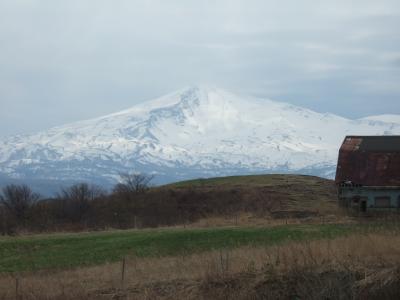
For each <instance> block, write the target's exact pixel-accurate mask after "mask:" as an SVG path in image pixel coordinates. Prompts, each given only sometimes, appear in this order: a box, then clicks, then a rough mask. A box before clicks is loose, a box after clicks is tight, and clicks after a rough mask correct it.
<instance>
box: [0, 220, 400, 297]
mask: <svg viewBox="0 0 400 300" xmlns="http://www.w3.org/2000/svg"><path fill="white" fill-rule="evenodd" d="M344 228H346V229H344ZM343 229H344V230H343ZM258 230H259V231H257V229H241V228H239V229H237V231H235V230H232V231H231V230H222V231H220V232H219V233H217V234H215V235H216V236H218V238H212V239H210V240H208V246H207V247H203V249H202V251H197V250H196V249H195V248H190V247H187V246H188V245H200V247H201V245H202V244H201V240H202V239H204V238H207V237H208V234H209V233H210V231H209V230H206V231H202V230H200V231H199V232H198V234H199V236H198V237H195V235H196V233H197V231H196V230H193V231H190V230H188V233H190V234H189V235H183V233H184V231H182V230H172V229H171V230H168V234H171V235H168V238H169V239H173V240H174V243H175V245H173V246H171V245H169V246H167V244H168V242H167V240H166V239H164V238H163V235H162V234H160V232H158V231H156V232H146V233H142V234H143V235H144V236H149V235H151V234H155V235H154V236H153V242H152V243H150V242H149V243H148V244H146V245H144V244H143V243H142V244H141V247H142V249H146V247H147V250H150V252H149V253H150V254H149V255H148V254H147V252H142V253H140V252H139V253H136V254H134V253H133V252H131V251H128V252H129V253H130V255H128V256H127V257H126V259H124V260H123V262H122V261H121V260H120V261H115V262H113V263H112V262H108V263H105V264H104V263H103V264H99V265H96V266H82V265H81V266H80V267H79V268H72V269H71V268H67V269H64V270H62V269H59V270H41V271H35V272H23V273H2V274H0V299H16V298H17V299H29V300H30V299H32V300H33V299H60V300H61V299H62V300H66V299H234V300H235V299H236V300H239V299H380V300H384V299H398V297H399V295H400V252H399V250H398V249H400V235H399V234H398V233H399V231H398V227H397V226H393V225H391V226H386V228H376V227H375V226H368V227H367V228H365V227H364V226H361V227H360V226H356V227H355V228H353V229H351V228H349V226H345V227H343V226H339V227H336V226H332V225H323V226H322V225H321V226H306V227H303V228H301V229H299V230H300V232H301V233H300V238H296V239H292V238H290V237H287V236H285V235H286V234H288V233H290V234H293V233H295V232H296V231H293V230H295V227H293V226H281V227H274V228H270V229H265V228H264V229H258ZM194 232H196V233H194ZM234 232H235V233H236V234H239V233H241V234H244V233H245V234H246V236H247V234H249V235H250V236H251V239H252V240H255V241H256V242H255V243H252V242H250V243H247V244H246V242H244V243H243V244H240V243H237V244H231V245H234V246H232V247H227V246H226V245H225V243H222V241H231V240H232V239H235V238H237V236H236V237H235V234H234ZM193 233H194V235H192V234H193ZM315 233H317V234H315ZM120 234H122V233H108V234H106V235H105V236H103V235H102V234H98V235H97V238H98V239H102V238H105V240H108V239H109V237H107V236H110V235H115V240H114V242H117V241H118V240H119V239H122V240H124V239H125V238H126V236H124V235H123V236H120ZM124 234H126V235H128V236H129V235H130V234H132V233H124ZM166 234H167V233H166ZM204 234H205V235H206V236H204ZM296 234H299V232H296ZM264 235H266V236H267V238H264ZM100 237H101V238H100ZM142 237H143V236H142ZM178 237H179V238H180V239H179V238H178ZM183 237H184V238H183ZM189 237H190V238H189ZM200 237H201V238H200ZM228 237H229V238H228ZM53 238H54V240H55V241H56V243H55V244H53V245H51V243H52V242H51V239H52V237H51V236H50V237H42V236H35V237H31V238H24V239H18V241H16V242H17V244H13V246H12V247H15V248H14V250H11V249H12V247H11V244H9V246H8V249H9V250H10V251H14V253H17V252H19V253H20V254H21V256H20V257H21V259H22V258H23V255H22V254H23V253H25V254H27V253H28V252H29V251H31V250H32V248H30V247H28V246H27V245H26V244H24V242H27V241H30V242H32V243H35V242H36V246H35V247H36V248H38V247H39V246H38V245H39V244H40V242H44V241H46V242H47V243H48V244H50V248H51V249H52V250H50V253H51V252H52V251H54V250H55V249H57V247H56V244H58V248H59V250H60V251H63V250H62V248H64V247H67V250H66V251H71V249H72V248H74V247H71V248H68V246H67V245H68V244H69V243H70V242H71V240H69V239H70V238H72V236H64V237H60V236H54V237H53ZM60 238H61V240H59V239H60ZM75 238H78V239H79V238H82V239H87V242H89V243H90V244H91V245H96V246H95V249H93V250H94V251H93V252H92V253H101V251H99V250H100V249H103V250H104V247H107V248H110V249H113V246H112V243H110V240H108V242H106V243H105V244H107V246H105V245H103V246H102V247H100V243H96V242H94V240H95V239H96V237H95V236H93V235H92V234H89V235H86V234H83V236H82V237H81V236H79V237H78V236H77V235H75ZM92 239H94V240H92ZM139 240H140V239H138V240H137V241H138V242H139ZM156 240H158V241H159V242H157V241H156ZM239 240H240V238H239ZM61 241H62V242H61ZM178 241H179V243H178ZM3 242H6V243H7V241H3ZM18 243H19V244H18ZM72 244H74V245H75V247H78V246H77V244H75V243H74V242H72ZM138 244H140V242H139V243H138ZM180 244H182V245H186V247H180V246H179V245H180ZM213 244H215V245H217V246H218V245H223V247H222V248H220V249H216V248H217V247H215V249H213V247H212V246H213ZM80 245H81V246H82V245H83V244H80ZM122 245H123V243H122V244H120V245H119V246H120V247H121V246H122ZM86 246H87V245H86ZM86 246H85V247H86ZM35 247H33V249H34V248H35ZM39 248H40V247H39ZM151 249H153V250H154V249H159V250H161V251H156V252H152V250H151ZM183 249H185V251H181V250H183ZM114 250H115V249H114ZM128 252H127V253H128ZM156 253H157V254H156ZM65 254H66V253H65V252H63V255H65ZM75 254H77V252H75ZM138 254H139V256H138ZM87 255H90V254H89V252H87V251H85V252H84V253H82V254H81V256H87ZM94 255H96V254H94ZM35 257H36V256H35V254H34V255H33V258H35ZM36 258H37V257H36ZM70 258H72V259H76V258H77V256H75V255H74V256H72V257H70ZM14 262H15V261H14Z"/></svg>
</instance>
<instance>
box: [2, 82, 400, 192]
mask: <svg viewBox="0 0 400 300" xmlns="http://www.w3.org/2000/svg"><path fill="white" fill-rule="evenodd" d="M398 119H400V118H399V116H396V115H392V116H391V117H390V118H387V117H382V118H379V116H375V117H371V118H363V119H359V120H349V119H346V118H342V117H339V116H336V115H333V114H320V113H317V112H314V111H311V110H309V109H306V108H302V107H298V106H294V105H290V104H287V103H282V102H275V101H271V100H267V99H257V98H252V97H241V96H237V95H235V94H232V93H230V92H227V91H225V90H221V89H216V88H204V87H189V88H185V89H183V90H180V91H178V92H175V93H172V94H169V95H167V96H164V97H161V98H159V99H156V100H153V101H148V102H145V103H143V104H139V105H135V106H133V107H132V108H130V109H127V110H124V111H121V112H117V113H113V114H110V115H107V116H103V117H100V118H96V119H92V120H87V121H82V122H76V123H72V124H68V125H64V126H60V127H56V128H52V129H50V130H47V131H43V132H39V133H37V134H33V135H23V136H22V135H19V136H14V137H10V138H7V139H4V140H3V141H0V181H1V180H2V179H1V178H8V180H9V179H10V178H11V179H20V180H27V181H32V180H35V181H36V182H41V183H42V184H43V185H44V186H47V187H49V186H54V185H60V183H62V182H64V183H66V182H73V181H93V182H97V183H100V184H113V183H115V182H116V180H117V179H118V174H119V173H121V172H132V171H144V172H154V173H156V178H157V179H158V181H159V182H167V181H174V180H179V179H187V178H194V177H207V176H219V175H231V174H244V173H261V172H298V173H307V174H316V175H321V176H327V177H330V176H333V174H334V172H335V165H336V159H337V152H338V148H339V146H340V144H341V142H342V140H343V138H344V136H345V135H381V134H387V135H390V134H400V121H399V122H392V120H398ZM3 182H5V179H3ZM49 182H51V184H50V183H49Z"/></svg>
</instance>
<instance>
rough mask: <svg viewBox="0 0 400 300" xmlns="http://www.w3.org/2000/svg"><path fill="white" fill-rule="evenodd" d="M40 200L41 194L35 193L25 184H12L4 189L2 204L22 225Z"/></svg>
mask: <svg viewBox="0 0 400 300" xmlns="http://www.w3.org/2000/svg"><path fill="white" fill-rule="evenodd" d="M39 198H40V196H39V194H36V193H34V192H33V191H32V190H31V189H30V188H29V187H28V186H27V185H25V184H23V185H15V184H10V185H7V186H5V187H4V188H3V189H2V194H1V195H0V203H1V204H2V205H3V207H4V208H5V210H6V211H7V212H8V213H9V214H10V215H11V216H13V217H15V219H16V221H18V222H19V223H20V224H21V223H24V222H25V221H26V219H27V217H28V213H29V210H30V209H31V207H32V206H33V205H34V204H35V202H36V201H37V200H39Z"/></svg>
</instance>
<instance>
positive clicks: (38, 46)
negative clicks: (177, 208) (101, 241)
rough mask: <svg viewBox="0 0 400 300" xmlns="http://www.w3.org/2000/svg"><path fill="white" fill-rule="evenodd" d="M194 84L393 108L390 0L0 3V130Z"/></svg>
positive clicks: (396, 79)
mask: <svg viewBox="0 0 400 300" xmlns="http://www.w3.org/2000/svg"><path fill="white" fill-rule="evenodd" d="M196 83H200V84H209V85H213V86H218V87H223V88H225V89H228V90H231V91H233V92H238V93H242V94H250V95H256V96H262V97H269V98H271V99H275V100H278V101H285V102H290V103H293V104H297V105H301V106H305V107H308V108H311V109H314V110H316V111H320V112H333V113H336V114H339V115H342V116H345V117H350V118H358V117H362V116H367V115H374V114H384V113H400V1H399V0H379V1H377V0H360V1H351V0H343V1H342V0H335V1H322V0H321V1H315V0H293V1H289V0H279V1H267V0H260V1H257V0H243V1H239V0H237V1H236V0H226V1H224V0H220V1H218V0H214V1H211V0H210V1H206V0H193V1H191V0H180V1H178V0H142V1H135V0H126V1H124V0H109V1H101V0H92V1H90V0H37V1H33V0H26V1H19V0H1V1H0V136H5V135H10V134H16V133H30V132H34V131H37V130H41V129H46V128H49V127H51V126H55V125H61V124H64V123H67V122H71V121H76V120H81V119H87V118H92V117H96V116H101V115H103V114H108V113H111V112H115V111H118V110H121V109H124V108H127V107H130V106H132V105H134V104H136V103H139V102H142V101H145V100H150V99H152V98H155V97H157V96H161V95H163V94H166V93H169V92H172V91H174V90H177V89H180V88H182V87H185V86H188V85H193V84H196Z"/></svg>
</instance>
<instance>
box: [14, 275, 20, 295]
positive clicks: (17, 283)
mask: <svg viewBox="0 0 400 300" xmlns="http://www.w3.org/2000/svg"><path fill="white" fill-rule="evenodd" d="M15 299H16V300H19V278H18V277H16V278H15Z"/></svg>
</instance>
